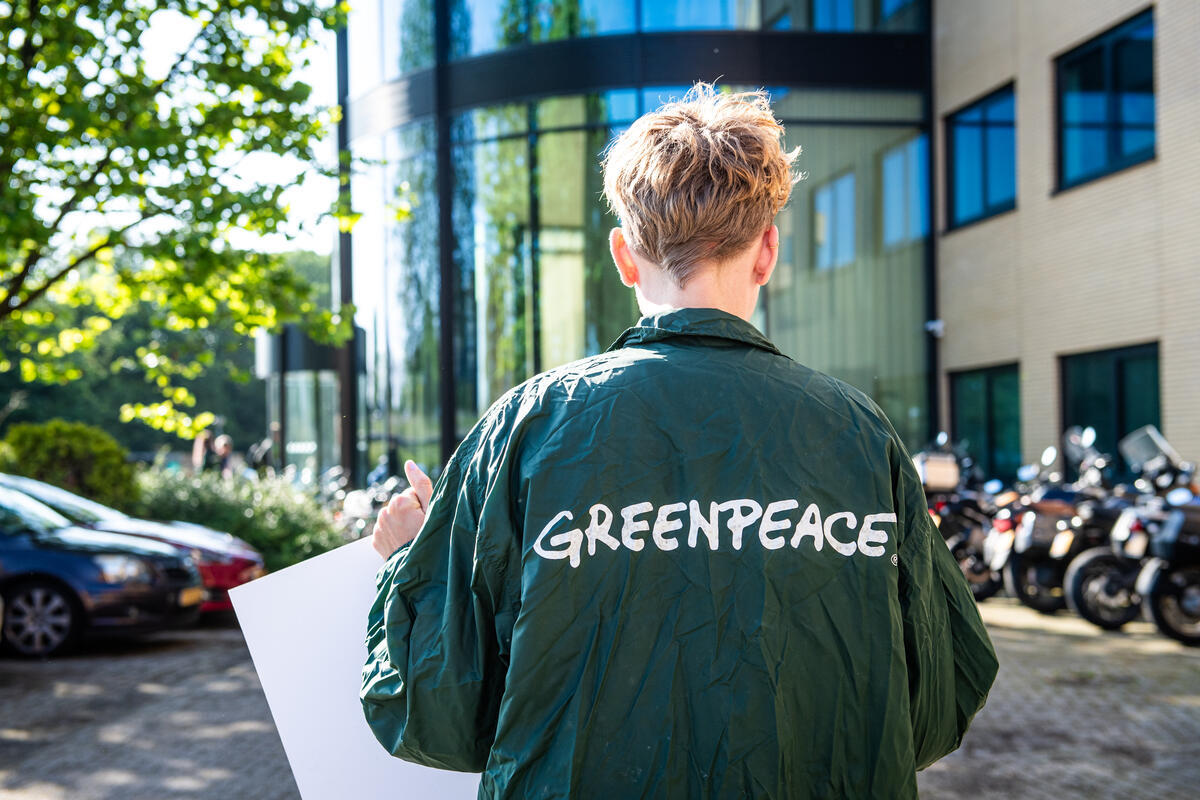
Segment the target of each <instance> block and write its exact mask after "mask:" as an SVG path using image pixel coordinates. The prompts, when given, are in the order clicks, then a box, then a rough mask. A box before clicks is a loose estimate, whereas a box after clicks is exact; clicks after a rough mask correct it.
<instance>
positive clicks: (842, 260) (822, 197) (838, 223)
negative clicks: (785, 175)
mask: <svg viewBox="0 0 1200 800" xmlns="http://www.w3.org/2000/svg"><path fill="white" fill-rule="evenodd" d="M854 236H855V220H854V173H853V172H850V173H847V174H845V175H842V176H841V177H839V178H835V179H834V180H832V181H830V182H829V183H827V184H825V185H824V186H822V187H821V188H819V189H817V191H816V192H815V193H814V195H813V242H814V244H815V245H816V266H817V269H833V268H834V267H841V266H844V265H846V264H849V263H850V262H852V261H853V260H854V248H855V244H854Z"/></svg>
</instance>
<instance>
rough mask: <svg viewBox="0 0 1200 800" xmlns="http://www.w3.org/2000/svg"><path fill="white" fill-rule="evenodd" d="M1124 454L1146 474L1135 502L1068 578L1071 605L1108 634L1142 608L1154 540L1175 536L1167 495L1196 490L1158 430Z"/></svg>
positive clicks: (1140, 435) (1189, 468)
mask: <svg viewBox="0 0 1200 800" xmlns="http://www.w3.org/2000/svg"><path fill="white" fill-rule="evenodd" d="M1118 448H1119V449H1120V451H1121V453H1122V455H1124V456H1125V459H1126V460H1127V461H1128V462H1129V463H1130V464H1131V465H1132V466H1133V468H1134V469H1135V471H1138V472H1140V473H1141V475H1140V477H1139V478H1138V480H1137V481H1136V482H1135V484H1134V486H1133V489H1132V491H1127V492H1126V494H1127V495H1131V496H1136V499H1135V500H1134V502H1133V503H1130V502H1128V501H1126V502H1125V507H1124V508H1122V509H1121V511H1120V514H1119V516H1118V518H1117V520H1116V522H1115V523H1114V524H1113V527H1112V531H1111V534H1110V537H1109V542H1108V543H1107V544H1105V545H1101V546H1098V547H1094V548H1091V549H1088V550H1086V551H1084V552H1082V553H1080V554H1079V555H1078V556H1077V557H1076V558H1075V559H1074V561H1072V562H1071V565H1070V567H1069V568H1068V569H1067V574H1066V576H1065V578H1064V582H1063V585H1064V589H1065V592H1066V596H1067V602H1068V604H1069V605H1070V606H1071V608H1072V609H1073V610H1075V611H1076V612H1077V613H1078V614H1079V615H1080V616H1081V617H1083V618H1084V619H1086V620H1088V621H1089V622H1091V623H1092V624H1094V625H1097V626H1099V627H1101V628H1104V629H1105V630H1116V629H1118V628H1120V627H1121V626H1123V625H1124V624H1125V623H1127V622H1129V621H1131V620H1133V619H1135V618H1136V617H1137V615H1138V614H1139V613H1140V612H1141V610H1142V604H1143V594H1144V593H1143V592H1140V591H1139V590H1138V588H1137V580H1138V576H1139V574H1140V573H1141V571H1142V568H1143V566H1142V565H1143V562H1144V558H1145V556H1146V554H1147V551H1148V549H1149V547H1150V544H1151V542H1153V541H1161V540H1162V539H1163V537H1164V536H1168V537H1169V536H1171V535H1173V534H1172V532H1171V528H1170V527H1168V526H1170V525H1174V524H1176V522H1177V521H1173V520H1172V517H1171V514H1170V510H1169V506H1168V504H1167V502H1168V501H1167V497H1171V496H1173V497H1175V499H1176V500H1179V498H1180V495H1179V494H1175V495H1171V491H1172V490H1173V489H1174V488H1185V489H1191V488H1194V485H1193V484H1192V477H1193V475H1194V472H1195V467H1194V465H1191V464H1189V463H1187V462H1185V461H1183V460H1182V459H1180V458H1179V456H1178V455H1177V454H1176V453H1175V451H1174V450H1173V449H1172V448H1171V446H1170V445H1169V444H1168V443H1167V442H1166V440H1165V439H1164V438H1163V437H1162V434H1161V433H1159V432H1158V430H1157V429H1156V428H1154V427H1153V426H1146V427H1144V428H1140V429H1138V430H1136V431H1134V432H1133V433H1130V434H1129V435H1128V436H1126V437H1124V438H1123V439H1122V440H1121V441H1120V443H1119V444H1118Z"/></svg>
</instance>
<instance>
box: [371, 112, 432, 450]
mask: <svg viewBox="0 0 1200 800" xmlns="http://www.w3.org/2000/svg"><path fill="white" fill-rule="evenodd" d="M435 138H436V134H435V131H434V127H433V123H432V121H428V120H426V121H421V122H416V123H413V124H411V125H406V126H404V127H402V128H397V129H395V130H392V131H389V132H388V133H387V134H386V135H385V136H383V137H380V138H374V137H372V138H367V139H363V140H360V141H358V142H355V147H354V155H355V156H356V157H358V158H361V159H362V160H363V162H364V166H363V167H362V168H361V169H359V170H358V173H357V174H356V175H355V176H354V177H353V178H352V180H351V184H352V185H351V192H352V195H353V198H354V208H355V209H356V210H358V211H359V212H360V213H361V215H362V216H361V217H359V219H358V220H357V222H356V223H355V226H354V229H353V238H352V252H353V256H354V303H355V307H356V316H355V322H356V324H358V325H359V326H361V327H362V328H363V329H364V330H365V332H366V358H367V365H368V369H367V377H366V380H365V382H364V385H363V386H362V388H361V390H360V400H359V443H360V444H359V449H360V450H361V451H365V458H366V461H367V464H368V469H373V468H374V467H376V466H379V465H380V464H381V463H382V464H383V465H384V466H385V467H386V468H387V470H388V471H389V472H391V473H397V472H398V471H399V470H400V465H401V464H402V463H403V460H404V459H406V458H412V459H414V460H416V461H417V462H418V463H420V464H423V465H436V464H437V463H438V462H439V460H440V458H441V439H440V435H439V432H440V416H439V413H440V412H439V405H438V381H439V374H438V341H439V338H440V332H441V330H440V322H439V320H440V314H439V312H438V296H439V292H440V287H441V280H440V273H439V269H438V258H439V256H438V252H439V251H438V224H437V222H438V196H437V162H436V157H435Z"/></svg>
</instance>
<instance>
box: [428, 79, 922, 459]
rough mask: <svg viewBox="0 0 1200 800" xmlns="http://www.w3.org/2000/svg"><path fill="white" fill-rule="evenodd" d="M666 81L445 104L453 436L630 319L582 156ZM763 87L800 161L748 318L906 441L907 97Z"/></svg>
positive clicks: (910, 420) (917, 224) (662, 96)
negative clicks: (877, 410)
mask: <svg viewBox="0 0 1200 800" xmlns="http://www.w3.org/2000/svg"><path fill="white" fill-rule="evenodd" d="M681 92H682V88H675V87H654V88H648V89H642V90H632V89H631V90H625V91H614V92H608V93H606V94H602V95H586V96H572V97H557V98H551V99H547V100H541V101H537V102H532V103H521V104H509V105H504V106H496V107H490V108H486V109H477V110H474V111H471V112H469V113H467V114H464V115H461V116H460V117H458V118H456V119H455V121H454V124H453V127H452V130H453V145H452V146H453V155H452V162H453V163H454V165H455V174H454V197H453V209H454V229H455V243H454V261H455V265H456V267H457V274H458V276H459V281H460V283H459V285H458V286H457V302H456V306H455V345H454V350H455V365H456V367H455V373H456V374H455V380H456V386H457V398H456V409H455V419H456V428H457V433H458V435H459V436H462V435H463V434H464V433H465V432H466V430H467V429H468V428H469V427H470V426H471V425H472V424H474V422H475V420H476V419H478V417H479V415H480V414H481V413H482V412H483V411H484V410H485V409H486V408H487V406H488V405H489V404H490V403H491V402H492V401H494V400H495V399H496V398H497V397H499V396H500V395H501V394H502V393H503V392H504V391H506V390H507V389H508V388H510V387H511V386H514V385H516V384H517V383H520V382H521V381H522V380H524V379H526V378H528V377H530V376H532V375H533V374H535V373H536V372H538V371H540V370H544V369H548V368H550V367H552V366H555V365H558V364H562V363H566V362H568V361H571V360H574V359H577V358H581V357H583V356H586V355H590V354H593V353H597V352H600V351H601V350H603V349H604V348H605V347H607V345H608V344H609V343H611V341H612V340H613V339H614V338H615V337H616V336H617V335H618V334H619V333H620V332H621V331H622V330H623V329H624V328H626V327H627V326H629V325H630V324H632V323H633V322H634V321H635V320H636V318H637V310H636V306H635V304H634V300H633V294H632V292H631V291H630V290H628V289H626V288H625V287H623V286H622V285H621V283H620V281H619V280H618V278H617V273H616V269H615V268H614V267H613V266H612V264H611V259H610V257H609V254H608V244H607V233H608V230H609V228H611V227H612V226H614V225H616V224H617V221H616V220H615V219H614V218H613V217H612V216H611V215H610V214H609V213H608V211H607V208H606V205H605V202H604V199H603V193H602V191H603V187H602V180H601V173H600V166H599V164H600V156H601V153H602V151H603V150H604V147H605V146H606V145H607V143H608V141H609V140H610V139H611V137H612V136H613V135H615V133H616V132H617V131H619V130H620V129H621V126H622V125H624V124H627V123H628V122H629V121H631V120H632V119H634V118H636V117H637V116H638V114H640V113H642V111H643V110H645V109H650V108H653V107H655V106H657V105H659V104H660V103H661V102H663V101H665V100H667V99H668V98H670V97H671V96H678V95H679V94H681ZM772 97H773V100H774V103H775V108H776V113H777V114H778V115H779V116H780V117H781V118H783V120H784V122H785V124H786V125H787V127H788V146H789V147H794V146H797V145H799V146H801V147H802V149H803V154H802V156H801V160H800V165H801V169H802V170H803V171H804V172H805V173H806V175H807V177H806V179H805V180H802V181H801V182H799V183H798V184H797V185H796V187H795V190H794V192H793V195H792V200H791V202H790V203H789V205H788V207H787V208H786V209H784V211H783V212H782V213H781V214H780V215H779V218H778V224H779V227H780V231H781V247H780V258H781V262H780V265H779V267H778V269H777V271H776V273H775V276H774V278H773V279H772V282H771V283H770V284H769V285H768V287H767V292H766V294H765V296H764V300H763V303H762V308H761V309H760V314H759V319H758V320H757V321H758V323H759V325H760V327H763V328H764V330H765V332H766V333H767V335H768V336H769V337H771V338H772V339H773V340H774V341H775V342H776V344H778V345H779V346H780V348H781V349H782V350H783V351H784V352H785V353H787V354H788V355H791V356H792V357H794V358H796V359H797V360H798V361H800V362H801V363H804V364H806V365H808V366H811V367H814V368H816V369H819V370H822V371H823V372H827V373H829V374H832V375H834V376H836V377H839V378H842V379H844V380H846V381H848V382H849V383H851V384H853V385H855V386H857V387H859V388H861V389H863V390H864V391H866V392H867V393H868V394H870V395H871V396H872V397H874V398H875V399H876V400H877V401H878V402H879V403H880V405H881V406H883V408H884V409H885V411H887V413H888V415H889V417H891V419H892V421H893V423H894V424H895V425H896V428H897V430H898V431H899V432H900V433H901V435H902V436H904V437H905V439H907V440H908V441H909V442H910V443H911V444H914V445H915V444H916V443H917V442H919V441H921V440H922V439H923V438H924V436H925V431H926V430H927V425H928V399H927V388H928V372H927V365H926V353H925V334H924V332H923V324H924V320H925V318H926V317H925V291H926V285H925V284H926V281H925V253H926V246H927V237H928V233H929V212H928V207H929V199H928V198H929V195H928V183H927V175H928V146H927V140H926V137H925V136H924V134H923V133H922V132H921V129H920V128H919V121H920V115H921V101H920V97H919V96H916V95H910V94H881V93H850V92H810V91H789V90H786V89H776V90H773V92H772ZM829 119H840V120H844V122H842V123H840V124H831V123H829V122H828V121H827V120H829Z"/></svg>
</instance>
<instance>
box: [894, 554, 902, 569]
mask: <svg viewBox="0 0 1200 800" xmlns="http://www.w3.org/2000/svg"><path fill="white" fill-rule="evenodd" d="M899 564H900V556H898V555H897V554H895V553H892V566H893V567H895V566H898V565H899Z"/></svg>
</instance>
